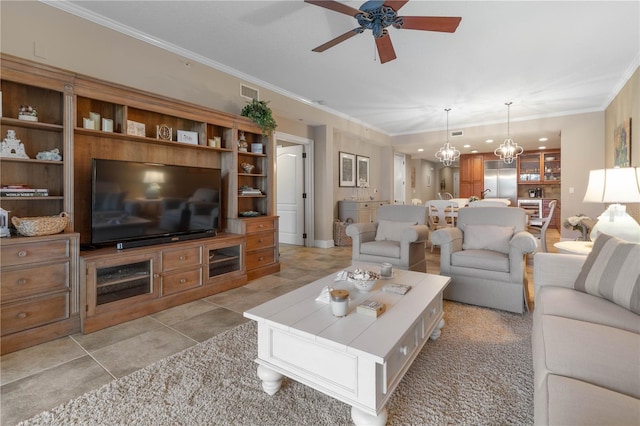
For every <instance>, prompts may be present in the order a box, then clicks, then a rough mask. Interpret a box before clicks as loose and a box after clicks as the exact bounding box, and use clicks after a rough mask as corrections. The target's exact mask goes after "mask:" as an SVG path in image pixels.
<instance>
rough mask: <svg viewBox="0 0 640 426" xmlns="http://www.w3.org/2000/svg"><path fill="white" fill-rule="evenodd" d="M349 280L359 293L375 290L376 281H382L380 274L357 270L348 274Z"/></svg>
mask: <svg viewBox="0 0 640 426" xmlns="http://www.w3.org/2000/svg"><path fill="white" fill-rule="evenodd" d="M347 279H348V281H349V282H350V283H352V284H353V285H354V286H355V287H356V289H357V290H358V291H361V292H367V291H369V290H371V289H372V288H373V286H374V285H375V283H376V281H377V280H379V279H380V274H378V273H377V272H373V271H365V270H362V269H356V270H354V271H353V272H349V273H348V274H347Z"/></svg>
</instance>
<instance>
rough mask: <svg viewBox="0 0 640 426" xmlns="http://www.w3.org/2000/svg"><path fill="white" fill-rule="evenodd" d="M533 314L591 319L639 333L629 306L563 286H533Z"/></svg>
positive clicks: (583, 319) (637, 320) (635, 318)
mask: <svg viewBox="0 0 640 426" xmlns="http://www.w3.org/2000/svg"><path fill="white" fill-rule="evenodd" d="M535 306H536V313H537V314H541V315H555V316H559V317H565V318H571V319H575V320H579V321H587V322H593V323H596V324H602V325H606V326H609V327H615V328H619V329H621V330H626V331H630V332H632V333H636V334H640V319H639V318H638V315H637V314H634V313H633V312H631V311H630V310H628V309H625V308H623V307H622V306H618V305H616V304H615V303H611V302H609V301H608V300H607V299H604V298H602V297H594V296H591V295H590V294H587V293H582V292H579V291H575V290H574V289H571V288H566V287H555V286H543V287H538V288H536V303H535Z"/></svg>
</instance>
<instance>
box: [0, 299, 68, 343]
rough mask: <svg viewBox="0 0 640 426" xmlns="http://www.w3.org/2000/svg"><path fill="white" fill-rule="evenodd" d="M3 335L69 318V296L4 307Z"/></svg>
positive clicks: (2, 313) (33, 300)
mask: <svg viewBox="0 0 640 426" xmlns="http://www.w3.org/2000/svg"><path fill="white" fill-rule="evenodd" d="M0 318H1V320H2V335H3V336H4V335H6V334H10V333H15V332H17V331H22V330H27V329H29V328H32V327H37V326H40V325H44V324H48V323H52V322H54V321H60V320H63V319H66V318H69V294H68V293H67V292H65V293H60V294H54V295H52V296H48V297H42V298H39V299H31V300H29V301H25V302H18V303H8V304H5V305H2V312H1V313H0Z"/></svg>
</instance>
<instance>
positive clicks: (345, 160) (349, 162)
mask: <svg viewBox="0 0 640 426" xmlns="http://www.w3.org/2000/svg"><path fill="white" fill-rule="evenodd" d="M339 164H340V170H339V172H340V175H339V179H340V180H339V183H338V184H339V186H356V155H355V154H349V153H348V152H340V162H339Z"/></svg>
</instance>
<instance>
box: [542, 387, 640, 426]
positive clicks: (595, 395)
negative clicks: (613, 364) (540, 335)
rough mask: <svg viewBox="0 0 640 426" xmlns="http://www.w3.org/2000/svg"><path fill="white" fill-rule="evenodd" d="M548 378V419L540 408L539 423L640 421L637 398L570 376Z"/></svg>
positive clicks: (610, 423)
mask: <svg viewBox="0 0 640 426" xmlns="http://www.w3.org/2000/svg"><path fill="white" fill-rule="evenodd" d="M547 381H548V382H547V387H548V392H549V404H548V413H547V415H548V418H547V419H544V416H543V415H542V414H541V413H539V412H538V410H539V407H536V424H551V425H634V424H636V425H637V424H638V421H639V420H640V404H638V400H637V399H635V398H631V397H629V396H627V395H623V394H620V393H617V392H612V391H610V390H608V389H604V388H601V387H599V386H593V385H591V384H589V383H584V382H582V381H580V380H575V379H572V378H569V377H562V376H556V375H550V376H549V377H548V379H547ZM542 407H545V405H542ZM538 416H539V417H538ZM543 419H544V420H543Z"/></svg>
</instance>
